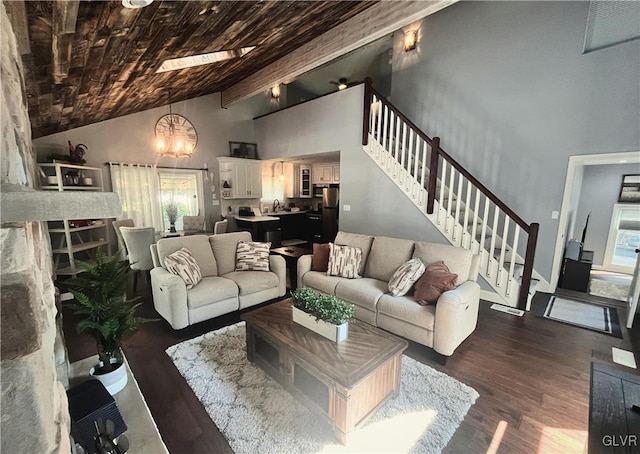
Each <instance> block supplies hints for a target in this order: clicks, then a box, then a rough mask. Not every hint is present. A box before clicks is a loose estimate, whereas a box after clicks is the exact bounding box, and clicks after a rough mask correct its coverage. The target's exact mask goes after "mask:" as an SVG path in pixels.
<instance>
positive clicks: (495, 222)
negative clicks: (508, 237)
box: [487, 205, 500, 277]
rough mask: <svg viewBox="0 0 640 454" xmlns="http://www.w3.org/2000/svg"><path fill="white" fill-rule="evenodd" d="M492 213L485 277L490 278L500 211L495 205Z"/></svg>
mask: <svg viewBox="0 0 640 454" xmlns="http://www.w3.org/2000/svg"><path fill="white" fill-rule="evenodd" d="M493 209H494V212H493V225H492V226H491V247H490V249H489V266H488V267H487V277H491V274H492V272H493V267H492V266H491V265H492V264H493V262H494V261H495V259H494V257H493V255H494V254H495V250H496V240H497V238H498V217H499V216H500V209H499V208H498V206H497V205H496V206H495V207H494V208H493Z"/></svg>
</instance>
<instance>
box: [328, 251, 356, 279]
mask: <svg viewBox="0 0 640 454" xmlns="http://www.w3.org/2000/svg"><path fill="white" fill-rule="evenodd" d="M361 262H362V249H360V248H358V247H351V246H338V245H337V244H333V243H329V266H328V267H327V276H339V277H346V278H347V279H355V278H359V277H360V275H359V274H358V270H359V269H360V263H361Z"/></svg>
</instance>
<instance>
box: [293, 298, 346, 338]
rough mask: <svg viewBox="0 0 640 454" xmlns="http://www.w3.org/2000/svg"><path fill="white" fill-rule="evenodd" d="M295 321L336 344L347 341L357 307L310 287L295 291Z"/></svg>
mask: <svg viewBox="0 0 640 454" xmlns="http://www.w3.org/2000/svg"><path fill="white" fill-rule="evenodd" d="M291 295H292V296H293V307H292V308H291V310H292V316H293V321H294V322H295V323H298V324H300V325H302V326H304V327H306V328H309V329H310V330H312V331H315V332H316V333H318V334H320V335H321V336H324V337H326V338H327V339H330V340H332V341H334V342H341V341H343V340H345V339H346V338H347V336H348V332H349V320H350V319H351V317H353V314H354V313H355V307H354V306H353V305H352V304H347V303H345V302H344V301H341V300H339V299H338V298H336V297H335V296H333V295H325V294H322V293H318V292H316V291H315V290H312V289H310V288H308V287H303V288H299V289H297V290H294V291H293V292H292V293H291Z"/></svg>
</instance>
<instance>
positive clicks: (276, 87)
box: [271, 84, 280, 99]
mask: <svg viewBox="0 0 640 454" xmlns="http://www.w3.org/2000/svg"><path fill="white" fill-rule="evenodd" d="M271 97H272V98H273V99H278V98H279V97H280V84H276V85H274V86H273V87H271Z"/></svg>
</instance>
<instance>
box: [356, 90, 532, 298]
mask: <svg viewBox="0 0 640 454" xmlns="http://www.w3.org/2000/svg"><path fill="white" fill-rule="evenodd" d="M370 139H375V142H376V144H375V146H371V145H370V144H369V140H370ZM362 145H363V146H365V147H369V150H370V153H371V154H372V155H374V156H373V157H374V160H376V161H377V162H378V164H379V165H380V166H381V167H383V169H384V170H385V171H387V173H388V174H389V175H390V176H391V177H392V179H395V180H396V184H398V185H399V186H400V187H401V188H403V189H404V190H405V192H406V193H407V195H408V196H409V197H410V198H412V199H413V200H414V202H415V203H416V205H418V206H419V207H420V208H422V209H424V210H425V212H426V214H427V215H428V217H429V216H431V217H430V219H433V220H435V224H436V226H437V227H438V228H439V229H440V230H441V231H442V232H443V233H445V236H447V237H448V238H449V240H450V241H451V242H452V243H453V244H456V245H458V246H460V247H465V248H467V249H471V250H472V251H473V252H474V253H479V254H480V255H481V265H480V271H481V274H482V275H483V276H484V277H485V278H487V281H488V282H489V284H490V285H492V287H493V288H494V289H496V291H498V292H499V293H500V294H501V296H503V297H505V298H506V300H507V301H510V300H511V301H514V303H515V305H516V306H517V307H518V308H520V309H525V308H526V305H527V299H528V297H529V289H530V286H531V281H532V274H533V261H534V256H535V248H536V241H537V237H538V229H539V224H537V223H531V224H527V223H526V222H525V221H524V220H523V219H522V218H521V217H520V216H518V215H517V214H516V213H515V212H514V211H513V210H512V209H511V208H509V207H508V206H507V205H506V204H505V203H504V202H503V201H502V200H500V199H499V198H498V197H497V196H496V195H495V194H493V193H492V192H491V191H490V190H489V189H488V188H487V187H486V186H484V185H483V184H482V183H481V182H480V181H478V179H477V178H475V177H474V176H473V175H471V173H469V172H468V171H467V170H466V169H465V168H464V167H463V166H462V165H461V164H460V163H458V162H457V161H456V160H455V159H453V158H452V157H451V156H450V155H449V154H448V153H446V152H445V151H444V150H443V149H442V148H441V147H440V138H438V137H434V138H430V137H428V136H427V135H426V134H425V133H424V132H422V131H421V130H420V128H418V127H417V126H416V125H415V124H414V123H413V122H412V121H411V120H409V119H408V118H407V117H406V116H405V115H404V114H403V113H402V112H400V111H399V110H398V109H397V108H396V107H395V106H394V105H393V104H391V103H390V102H389V101H387V100H386V99H385V98H384V97H383V96H382V95H380V93H379V92H378V91H376V90H375V89H374V88H373V87H372V86H371V83H370V81H369V80H367V81H366V82H365V84H364V116H363V130H362ZM426 178H428V180H426V181H425V179H426ZM447 180H448V181H447ZM438 191H439V193H438ZM481 201H484V204H483V205H484V209H483V210H482V216H481V214H480V211H481V205H482V204H481ZM454 205H455V209H454ZM511 225H513V227H511ZM500 231H501V232H502V233H500ZM521 232H524V233H526V234H527V240H526V243H523V242H521V239H520V233H521ZM487 243H489V247H488V248H487ZM518 250H521V251H524V263H523V264H522V263H518V262H519V261H521V257H520V255H519V254H518ZM517 269H521V274H520V276H517V274H518V273H517V272H516V270H517ZM518 280H520V282H519V290H518V294H517V298H516V295H515V294H514V292H513V290H514V287H515V286H518V282H517V281H518Z"/></svg>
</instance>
